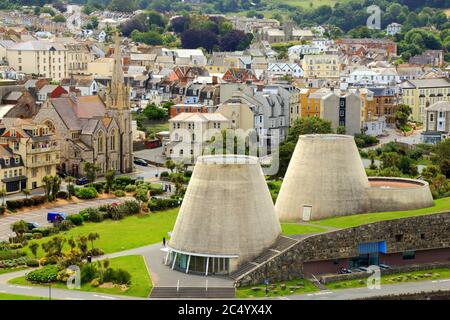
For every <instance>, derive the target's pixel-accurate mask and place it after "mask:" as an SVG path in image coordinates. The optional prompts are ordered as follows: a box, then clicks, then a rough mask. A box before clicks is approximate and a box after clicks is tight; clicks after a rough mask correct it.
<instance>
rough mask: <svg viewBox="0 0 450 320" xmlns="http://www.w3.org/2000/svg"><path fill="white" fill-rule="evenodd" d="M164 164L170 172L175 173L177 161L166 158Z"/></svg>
mask: <svg viewBox="0 0 450 320" xmlns="http://www.w3.org/2000/svg"><path fill="white" fill-rule="evenodd" d="M164 166H165V167H166V168H167V169H169V170H170V172H172V173H173V170H174V169H175V168H176V166H177V165H176V164H175V162H173V161H172V160H166V162H164Z"/></svg>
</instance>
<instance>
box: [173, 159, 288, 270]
mask: <svg viewBox="0 0 450 320" xmlns="http://www.w3.org/2000/svg"><path fill="white" fill-rule="evenodd" d="M220 159H222V157H215V156H205V157H199V158H198V160H197V163H196V165H195V167H194V171H193V174H192V178H191V181H190V183H189V186H188V188H187V191H186V195H185V197H184V200H183V204H182V206H181V209H180V213H179V215H178V218H177V221H176V223H175V227H174V230H173V235H172V238H171V239H170V242H169V246H170V247H171V248H173V249H176V250H180V251H185V252H191V253H200V254H210V255H211V254H214V255H239V263H242V262H245V261H247V260H249V259H252V258H254V257H256V256H258V255H259V254H260V253H261V252H262V251H264V250H265V249H266V248H268V247H270V246H271V245H272V244H273V243H274V242H275V241H276V240H277V237H278V236H279V235H280V233H281V227H280V224H279V222H278V219H277V216H276V213H275V208H274V205H273V202H272V199H271V196H270V193H269V189H268V187H267V184H266V181H265V179H264V176H263V173H262V169H261V166H260V164H259V162H258V160H257V158H254V157H245V156H234V155H229V156H226V158H225V161H220Z"/></svg>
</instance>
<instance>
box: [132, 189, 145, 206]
mask: <svg viewBox="0 0 450 320" xmlns="http://www.w3.org/2000/svg"><path fill="white" fill-rule="evenodd" d="M147 194H148V191H147V190H146V189H138V190H137V191H136V193H135V194H134V198H135V199H136V200H137V202H138V203H139V207H141V206H142V203H145V202H147V201H148V195H147Z"/></svg>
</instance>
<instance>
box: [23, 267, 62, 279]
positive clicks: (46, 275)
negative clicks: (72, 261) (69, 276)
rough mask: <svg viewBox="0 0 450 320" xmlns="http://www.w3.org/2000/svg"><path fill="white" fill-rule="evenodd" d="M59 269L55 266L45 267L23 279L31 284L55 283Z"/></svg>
mask: <svg viewBox="0 0 450 320" xmlns="http://www.w3.org/2000/svg"><path fill="white" fill-rule="evenodd" d="M58 271H59V268H58V267H57V266H55V265H47V266H45V267H43V268H41V269H37V270H34V271H31V272H29V273H28V274H27V275H26V276H25V278H26V279H27V280H28V281H31V282H37V283H49V282H53V281H56V277H57V276H58Z"/></svg>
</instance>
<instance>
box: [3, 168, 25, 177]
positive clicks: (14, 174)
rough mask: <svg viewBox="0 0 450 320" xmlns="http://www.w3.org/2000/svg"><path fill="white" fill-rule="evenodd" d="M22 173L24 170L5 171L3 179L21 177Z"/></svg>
mask: <svg viewBox="0 0 450 320" xmlns="http://www.w3.org/2000/svg"><path fill="white" fill-rule="evenodd" d="M22 173H23V172H22V169H14V170H5V171H3V179H6V178H12V177H17V176H21V175H22Z"/></svg>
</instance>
